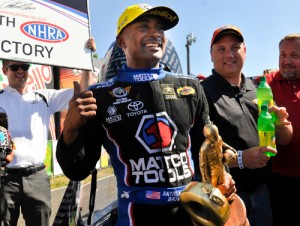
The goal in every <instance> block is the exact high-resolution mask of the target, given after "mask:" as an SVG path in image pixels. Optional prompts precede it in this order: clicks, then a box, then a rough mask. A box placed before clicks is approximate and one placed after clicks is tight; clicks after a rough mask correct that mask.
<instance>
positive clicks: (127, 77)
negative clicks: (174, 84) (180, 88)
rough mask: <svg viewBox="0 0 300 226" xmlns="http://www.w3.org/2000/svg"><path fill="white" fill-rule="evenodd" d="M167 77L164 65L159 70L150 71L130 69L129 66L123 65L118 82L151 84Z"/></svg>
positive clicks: (151, 69)
mask: <svg viewBox="0 0 300 226" xmlns="http://www.w3.org/2000/svg"><path fill="white" fill-rule="evenodd" d="M165 75H166V72H165V71H164V70H163V67H162V65H160V66H159V68H150V69H132V68H128V67H127V65H123V66H122V68H121V69H120V70H119V73H118V77H117V81H119V82H130V83H141V82H150V81H154V80H160V79H163V78H164V77H165Z"/></svg>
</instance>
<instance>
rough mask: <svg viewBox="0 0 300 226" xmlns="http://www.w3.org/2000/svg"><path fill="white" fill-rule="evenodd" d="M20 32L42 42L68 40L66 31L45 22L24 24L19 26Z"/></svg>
mask: <svg viewBox="0 0 300 226" xmlns="http://www.w3.org/2000/svg"><path fill="white" fill-rule="evenodd" d="M21 31H22V32H23V33H24V34H25V35H27V36H28V37H30V38H33V39H36V40H39V41H42V42H64V41H66V40H67V39H68V38H69V34H68V32H67V31H66V30H64V29H62V28H61V27H58V26H57V25H54V24H50V23H45V22H36V21H30V22H26V23H24V24H22V25H21Z"/></svg>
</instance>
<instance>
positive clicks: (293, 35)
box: [279, 33, 300, 47]
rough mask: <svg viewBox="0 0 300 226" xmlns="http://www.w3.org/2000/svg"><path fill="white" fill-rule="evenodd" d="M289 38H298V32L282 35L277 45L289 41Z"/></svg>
mask: <svg viewBox="0 0 300 226" xmlns="http://www.w3.org/2000/svg"><path fill="white" fill-rule="evenodd" d="M291 40H300V33H293V34H288V35H286V36H284V37H283V38H282V39H281V40H280V42H279V47H280V46H281V44H282V43H283V42H284V41H291Z"/></svg>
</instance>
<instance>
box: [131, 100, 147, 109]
mask: <svg viewBox="0 0 300 226" xmlns="http://www.w3.org/2000/svg"><path fill="white" fill-rule="evenodd" d="M143 107H144V103H143V102H142V101H134V102H131V103H130V104H128V109H129V110H130V111H138V110H140V109H142V108H143Z"/></svg>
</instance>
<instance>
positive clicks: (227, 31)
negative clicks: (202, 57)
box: [210, 25, 244, 46]
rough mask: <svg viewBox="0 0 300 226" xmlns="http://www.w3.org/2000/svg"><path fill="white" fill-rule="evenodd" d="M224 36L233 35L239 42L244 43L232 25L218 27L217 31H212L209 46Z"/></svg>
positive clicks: (239, 33) (238, 31)
mask: <svg viewBox="0 0 300 226" xmlns="http://www.w3.org/2000/svg"><path fill="white" fill-rule="evenodd" d="M224 35H235V36H237V37H238V38H239V40H240V41H241V42H243V41H244V38H243V35H242V32H241V31H240V29H238V28H237V27H235V26H232V25H225V26H222V27H219V28H218V29H217V30H215V31H214V34H213V36H212V39H211V43H210V46H212V45H213V44H215V43H217V42H218V41H219V40H220V39H221V38H222V37H223V36H224Z"/></svg>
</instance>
